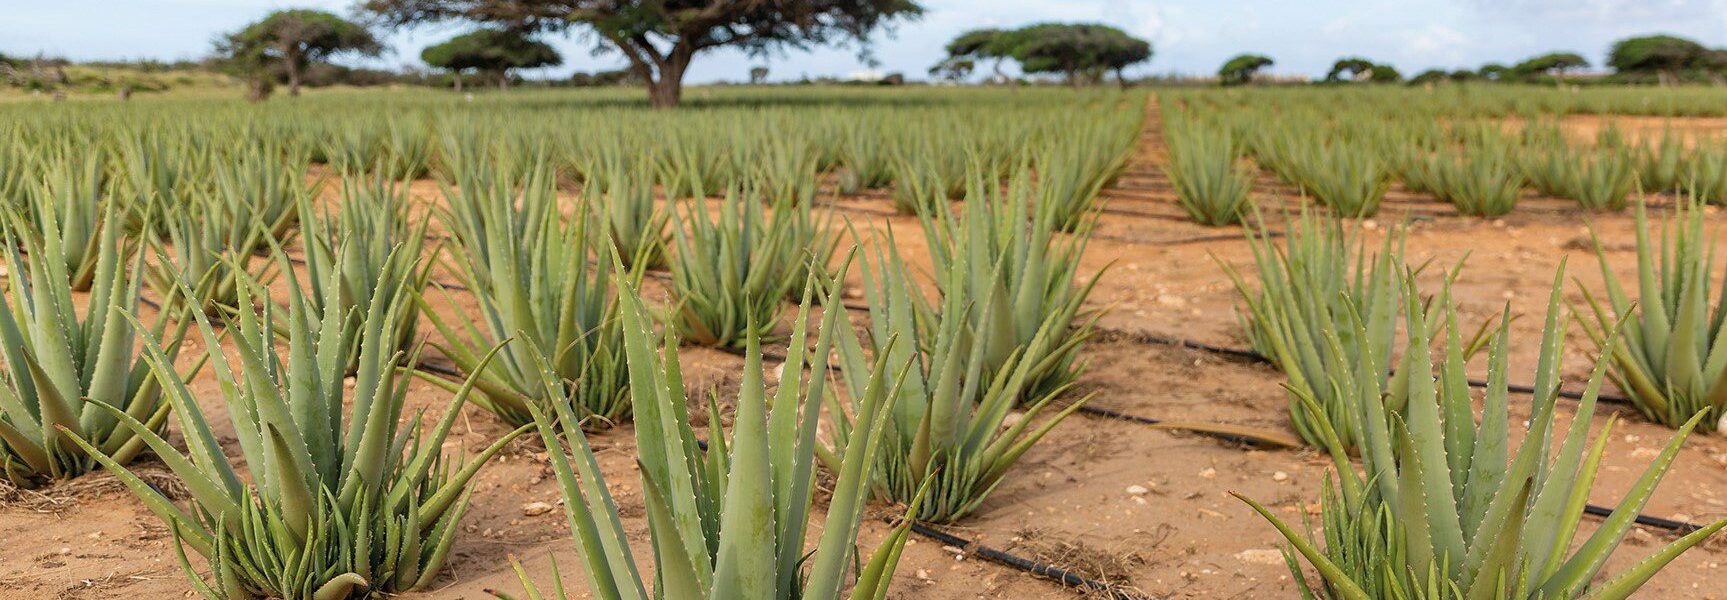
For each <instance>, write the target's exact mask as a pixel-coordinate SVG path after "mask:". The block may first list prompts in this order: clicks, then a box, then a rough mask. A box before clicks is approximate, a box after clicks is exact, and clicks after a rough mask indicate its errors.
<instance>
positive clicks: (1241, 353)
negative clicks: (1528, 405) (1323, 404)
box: [1113, 332, 1703, 533]
mask: <svg viewBox="0 0 1727 600" xmlns="http://www.w3.org/2000/svg"><path fill="white" fill-rule="evenodd" d="M1113 333H1116V334H1117V335H1119V336H1120V337H1121V338H1124V339H1130V340H1134V341H1136V342H1141V343H1148V344H1162V345H1168V346H1180V347H1183V348H1191V349H1195V350H1203V351H1206V352H1214V353H1218V354H1227V355H1229V356H1234V357H1238V358H1247V359H1251V360H1257V361H1261V362H1269V360H1268V359H1266V357H1265V356H1263V355H1261V354H1259V353H1258V352H1254V351H1252V350H1245V349H1241V348H1227V347H1223V346H1213V345H1210V344H1202V343H1199V342H1192V341H1188V340H1183V339H1178V338H1167V337H1162V336H1157V335H1152V334H1134V333H1127V332H1113ZM1469 385H1470V387H1487V382H1485V381H1481V380H1477V379H1471V380H1469ZM1506 389H1507V391H1512V392H1517V393H1521V394H1533V393H1535V388H1534V387H1532V386H1527V385H1519V384H1510V385H1507V386H1506ZM1559 396H1560V397H1563V398H1570V399H1574V400H1576V399H1582V397H1583V393H1582V392H1576V391H1570V390H1559ZM1598 400H1600V401H1601V402H1611V403H1618V404H1631V399H1630V398H1626V397H1624V396H1612V395H1605V394H1603V395H1600V396H1599V397H1598ZM1127 420H1135V419H1127ZM1583 512H1584V513H1587V514H1591V515H1595V516H1598V517H1605V516H1608V515H1611V514H1613V509H1611V508H1607V507H1604V506H1598V505H1594V504H1585V505H1584V506H1583ZM1633 521H1634V522H1636V523H1637V524H1638V525H1645V526H1649V527H1655V528H1658V529H1666V530H1668V531H1673V532H1676V533H1691V532H1693V531H1697V530H1699V529H1702V528H1703V526H1702V525H1698V524H1696V523H1689V522H1686V521H1679V520H1674V519H1668V518H1664V517H1652V516H1648V515H1644V514H1641V513H1639V514H1638V515H1637V516H1636V518H1634V519H1633Z"/></svg>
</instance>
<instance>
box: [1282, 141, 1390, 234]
mask: <svg viewBox="0 0 1727 600" xmlns="http://www.w3.org/2000/svg"><path fill="white" fill-rule="evenodd" d="M1301 156H1302V159H1301V164H1302V165H1303V166H1302V167H1301V174H1300V177H1301V178H1300V181H1299V184H1300V186H1301V188H1302V189H1303V190H1306V191H1307V193H1309V194H1312V195H1313V199H1314V200H1315V201H1318V202H1319V203H1320V204H1322V205H1325V206H1326V207H1329V208H1330V209H1331V210H1332V211H1334V212H1336V213H1337V214H1338V215H1340V216H1344V217H1349V218H1352V219H1364V218H1367V217H1371V216H1373V215H1375V214H1378V213H1379V205H1380V203H1381V202H1384V201H1385V192H1386V190H1388V189H1389V188H1390V186H1391V176H1390V171H1389V168H1388V166H1387V164H1386V162H1385V161H1384V160H1383V159H1381V158H1379V157H1378V156H1377V155H1376V153H1375V152H1374V151H1373V149H1372V148H1369V147H1367V145H1366V144H1363V143H1346V142H1334V143H1331V144H1327V145H1323V146H1318V147H1311V148H1308V149H1306V150H1305V152H1304V153H1303V154H1302V155H1301Z"/></svg>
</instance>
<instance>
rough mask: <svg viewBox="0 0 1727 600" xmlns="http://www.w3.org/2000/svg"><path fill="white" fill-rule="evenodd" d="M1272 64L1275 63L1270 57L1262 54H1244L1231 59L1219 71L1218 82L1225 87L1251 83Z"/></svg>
mask: <svg viewBox="0 0 1727 600" xmlns="http://www.w3.org/2000/svg"><path fill="white" fill-rule="evenodd" d="M1272 64H1274V63H1273V61H1272V60H1271V58H1270V57H1267V56H1264V55H1260V54H1242V55H1239V56H1236V57H1235V58H1231V59H1229V60H1228V61H1226V62H1224V63H1223V66H1222V67H1219V68H1218V69H1217V80H1218V81H1219V82H1220V83H1222V84H1223V85H1243V84H1246V83H1250V82H1252V81H1253V76H1254V75H1255V74H1257V73H1259V71H1260V70H1261V69H1264V68H1266V67H1269V66H1271V65H1272Z"/></svg>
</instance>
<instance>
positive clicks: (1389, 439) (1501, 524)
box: [1242, 269, 1727, 600]
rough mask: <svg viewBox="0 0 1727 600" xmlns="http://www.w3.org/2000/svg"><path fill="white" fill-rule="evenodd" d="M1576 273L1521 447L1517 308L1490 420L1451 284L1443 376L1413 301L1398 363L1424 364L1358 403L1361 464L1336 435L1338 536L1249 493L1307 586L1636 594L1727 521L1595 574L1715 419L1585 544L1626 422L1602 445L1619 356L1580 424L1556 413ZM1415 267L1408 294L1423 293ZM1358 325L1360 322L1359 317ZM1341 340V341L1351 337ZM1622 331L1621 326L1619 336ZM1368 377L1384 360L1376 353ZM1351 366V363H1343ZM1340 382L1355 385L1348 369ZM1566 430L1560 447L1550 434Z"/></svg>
mask: <svg viewBox="0 0 1727 600" xmlns="http://www.w3.org/2000/svg"><path fill="white" fill-rule="evenodd" d="M1563 273H1564V271H1563V269H1561V270H1560V276H1559V277H1556V278H1555V281H1554V286H1553V292H1552V296H1551V297H1550V299H1549V306H1548V311H1547V317H1546V321H1545V329H1544V330H1543V334H1542V341H1541V357H1540V361H1539V366H1538V367H1537V373H1536V377H1535V382H1536V383H1535V395H1534V402H1535V406H1534V410H1533V413H1532V416H1531V417H1530V419H1529V420H1528V421H1527V424H1526V427H1527V432H1526V434H1525V435H1524V437H1523V440H1522V442H1521V443H1520V444H1519V445H1518V446H1517V447H1516V449H1515V453H1513V452H1512V444H1511V441H1510V437H1509V430H1510V427H1511V424H1512V423H1513V421H1512V419H1511V418H1510V415H1509V410H1508V404H1509V396H1510V393H1509V391H1508V390H1507V383H1506V382H1507V380H1508V379H1507V371H1508V370H1509V369H1508V360H1507V355H1508V354H1509V350H1508V339H1507V338H1509V336H1510V334H1509V323H1510V320H1511V319H1510V309H1509V307H1507V309H1506V315H1505V317H1504V318H1503V319H1501V321H1500V325H1499V327H1498V331H1497V333H1496V334H1495V335H1494V336H1493V338H1492V342H1491V344H1492V350H1491V351H1490V352H1489V359H1488V361H1489V370H1488V372H1489V373H1490V375H1489V379H1490V380H1489V383H1488V386H1487V396H1486V408H1485V409H1484V410H1483V412H1482V417H1481V420H1480V422H1479V423H1477V422H1476V421H1475V418H1474V413H1475V411H1474V405H1473V402H1474V400H1473V398H1472V396H1471V392H1470V387H1469V383H1468V381H1467V379H1466V377H1465V375H1464V363H1465V362H1466V360H1467V359H1466V358H1465V356H1466V353H1465V351H1464V347H1465V345H1466V344H1465V343H1464V342H1463V341H1462V339H1461V338H1460V337H1459V336H1458V335H1457V328H1456V316H1455V311H1454V310H1453V309H1452V308H1451V305H1450V299H1449V292H1448V291H1447V292H1444V293H1443V294H1442V295H1441V300H1440V302H1441V304H1442V305H1444V306H1445V308H1444V310H1443V312H1444V313H1445V314H1446V321H1447V322H1448V327H1447V329H1448V330H1449V332H1450V333H1449V334H1447V335H1446V336H1445V337H1446V340H1445V343H1444V344H1443V346H1444V349H1443V351H1442V353H1443V356H1444V359H1443V360H1442V362H1441V364H1440V366H1439V369H1438V378H1437V380H1435V378H1433V377H1429V376H1426V374H1428V373H1433V372H1434V369H1433V366H1434V365H1433V364H1432V358H1431V357H1430V356H1429V353H1428V345H1429V342H1430V341H1431V337H1432V336H1433V335H1434V334H1433V330H1432V329H1429V327H1428V325H1427V324H1426V320H1427V319H1426V318H1425V316H1424V315H1423V314H1422V313H1421V312H1420V311H1419V310H1418V309H1416V308H1415V303H1413V302H1405V306H1406V308H1407V310H1406V312H1405V321H1406V323H1407V327H1408V329H1409V331H1410V335H1409V336H1408V337H1409V340H1408V346H1407V350H1406V351H1405V352H1404V356H1403V359H1402V363H1401V366H1400V367H1399V370H1400V371H1408V372H1413V373H1419V374H1421V376H1413V377H1408V378H1405V379H1403V380H1402V381H1401V382H1400V385H1393V386H1390V387H1386V388H1380V389H1379V390H1373V386H1372V385H1371V381H1369V380H1372V379H1373V377H1372V376H1371V375H1365V374H1364V375H1363V376H1362V379H1363V381H1362V383H1363V384H1367V385H1365V386H1364V387H1363V389H1367V390H1371V391H1373V392H1374V393H1373V395H1372V396H1371V398H1372V399H1377V398H1379V397H1380V393H1383V394H1384V396H1385V400H1384V401H1383V402H1380V401H1366V402H1359V403H1357V406H1359V407H1360V408H1361V412H1360V413H1359V414H1358V415H1357V418H1356V419H1355V423H1357V425H1356V429H1355V435H1356V437H1357V438H1358V439H1359V440H1361V448H1362V450H1361V460H1362V463H1363V468H1362V472H1360V473H1357V472H1356V470H1355V467H1354V466H1352V465H1351V464H1350V459H1349V454H1348V452H1347V450H1346V449H1345V448H1344V446H1343V445H1342V444H1340V443H1337V442H1336V440H1337V439H1338V432H1336V431H1332V430H1330V429H1329V427H1326V428H1325V431H1324V432H1323V433H1324V434H1325V437H1326V438H1327V439H1328V440H1331V441H1329V442H1328V443H1327V444H1326V447H1327V450H1328V451H1329V452H1330V454H1331V457H1332V460H1333V462H1334V463H1335V465H1336V471H1337V477H1338V481H1337V484H1336V486H1335V487H1333V486H1332V485H1331V484H1330V483H1329V482H1328V484H1327V491H1326V495H1325V502H1324V503H1323V505H1322V512H1323V516H1322V520H1323V522H1324V524H1325V533H1324V540H1323V541H1324V546H1323V547H1321V546H1320V545H1319V542H1320V541H1319V540H1315V539H1312V538H1313V535H1312V534H1311V533H1309V534H1308V535H1307V536H1303V535H1302V534H1300V533H1298V532H1297V531H1296V530H1295V529H1293V528H1291V527H1290V526H1289V525H1287V524H1285V523H1284V522H1283V521H1282V520H1281V519H1279V518H1278V517H1277V516H1276V515H1275V514H1273V513H1272V512H1271V510H1270V509H1267V508H1266V507H1264V506H1262V505H1260V504H1259V503H1257V502H1254V501H1252V500H1248V499H1246V498H1242V499H1243V501H1245V502H1246V503H1248V504H1249V505H1250V506H1252V507H1253V509H1254V510H1255V511H1257V512H1258V513H1259V514H1260V515H1261V516H1263V517H1264V518H1265V519H1266V520H1268V521H1270V522H1271V523H1272V524H1273V525H1274V526H1275V527H1276V528H1277V529H1278V531H1279V532H1280V533H1282V534H1283V536H1284V537H1285V539H1286V540H1288V542H1289V543H1290V545H1291V546H1292V547H1293V550H1286V551H1285V554H1286V557H1287V559H1288V561H1289V563H1290V565H1291V569H1292V570H1294V571H1295V575H1296V579H1297V581H1299V582H1301V586H1302V592H1303V594H1304V596H1306V597H1310V598H1311V597H1325V598H1349V599H1359V600H1367V599H1370V598H1432V599H1441V598H1445V599H1449V598H1457V599H1463V598H1517V599H1524V598H1547V599H1556V598H1557V599H1563V598H1591V599H1620V598H1628V597H1631V595H1632V594H1633V593H1635V592H1636V591H1637V589H1638V588H1639V587H1641V586H1642V585H1643V584H1644V583H1646V582H1647V581H1649V579H1650V578H1651V577H1653V576H1654V575H1655V574H1656V573H1657V572H1658V571H1659V570H1660V569H1661V568H1662V567H1664V566H1666V565H1667V563H1668V562H1670V561H1672V560H1673V558H1675V557H1677V556H1678V555H1679V554H1680V553H1682V552H1684V551H1686V550H1688V549H1690V548H1692V547H1694V546H1696V545H1697V544H1700V543H1702V542H1703V541H1704V540H1705V539H1707V538H1708V537H1709V536H1711V535H1713V534H1714V533H1715V532H1717V531H1719V530H1720V529H1721V528H1722V527H1724V526H1727V519H1724V520H1721V521H1717V522H1714V523H1711V524H1709V525H1707V526H1705V527H1703V528H1702V529H1700V530H1698V531H1695V532H1692V533H1689V534H1686V535H1685V536H1683V537H1681V538H1679V539H1678V540H1676V541H1674V542H1673V543H1671V544H1668V545H1667V546H1666V547H1663V548H1661V549H1660V550H1657V551H1656V552H1655V553H1653V554H1651V555H1650V556H1649V557H1648V558H1646V559H1644V560H1643V561H1641V562H1639V563H1637V564H1636V565H1635V566H1633V567H1631V568H1629V569H1627V570H1625V571H1623V572H1621V573H1619V574H1617V575H1615V576H1612V577H1610V578H1607V579H1605V580H1602V581H1600V582H1599V583H1597V582H1596V580H1597V575H1598V574H1600V573H1601V571H1602V569H1603V567H1604V565H1605V564H1606V562H1607V559H1608V557H1609V556H1610V555H1611V554H1612V553H1613V550H1614V548H1615V547H1616V546H1618V545H1619V542H1620V541H1621V540H1623V539H1624V537H1625V535H1626V533H1628V532H1629V531H1630V529H1631V527H1632V525H1633V523H1634V519H1635V517H1636V515H1637V512H1638V511H1639V510H1641V509H1642V507H1643V505H1644V503H1645V502H1647V501H1648V500H1649V497H1650V496H1651V495H1652V494H1653V493H1654V491H1655V487H1656V485H1657V484H1658V483H1659V482H1660V480H1661V478H1662V476H1663V475H1664V474H1665V473H1666V471H1667V469H1668V467H1669V466H1671V465H1672V462H1673V459H1674V457H1675V456H1676V455H1677V454H1678V452H1679V448H1680V445H1681V444H1682V443H1683V442H1684V439H1685V437H1686V435H1687V434H1688V433H1690V431H1691V429H1692V427H1694V426H1696V425H1697V423H1698V421H1699V420H1701V419H1702V418H1703V414H1701V413H1699V414H1697V415H1695V416H1693V417H1691V418H1690V419H1689V420H1688V422H1687V423H1686V424H1685V425H1684V426H1683V427H1681V429H1680V431H1679V433H1678V434H1677V435H1675V436H1674V437H1673V439H1672V440H1671V441H1670V442H1668V444H1667V446H1666V447H1665V448H1663V449H1662V451H1661V452H1660V453H1659V454H1658V455H1657V456H1656V457H1655V458H1654V459H1653V460H1651V461H1650V463H1649V466H1648V468H1647V469H1646V470H1645V471H1644V472H1643V474H1642V475H1641V476H1640V477H1639V478H1638V479H1637V480H1636V481H1635V483H1633V485H1632V487H1631V488H1630V490H1629V491H1628V492H1627V493H1626V495H1625V496H1624V497H1623V498H1622V499H1621V500H1620V502H1619V504H1618V506H1617V507H1616V508H1614V510H1613V511H1612V512H1611V514H1610V515H1608V516H1607V517H1606V520H1605V521H1603V522H1602V523H1601V524H1600V525H1599V526H1597V527H1596V528H1595V530H1594V531H1593V532H1592V533H1590V535H1589V536H1588V537H1587V538H1586V539H1585V540H1584V541H1583V542H1582V543H1581V544H1578V543H1577V542H1576V541H1575V540H1574V538H1575V537H1576V536H1577V534H1578V532H1579V523H1580V521H1581V520H1582V517H1583V511H1584V500H1585V499H1587V498H1588V497H1589V492H1590V488H1591V487H1592V486H1593V483H1594V480H1595V475H1596V471H1597V469H1598V468H1599V466H1600V461H1601V457H1602V453H1603V451H1604V450H1605V449H1606V447H1607V441H1608V439H1609V437H1610V434H1611V431H1612V422H1611V421H1609V424H1608V426H1607V427H1606V428H1604V429H1603V430H1602V432H1601V433H1600V434H1599V436H1597V437H1596V438H1595V439H1594V440H1593V441H1591V440H1590V439H1589V428H1590V421H1591V417H1592V416H1593V414H1594V410H1595V406H1596V401H1597V398H1598V394H1599V392H1600V386H1601V380H1602V376H1603V373H1604V372H1605V371H1606V366H1607V361H1606V360H1605V359H1603V360H1601V361H1599V362H1598V363H1597V364H1596V367H1595V370H1594V373H1593V374H1592V375H1591V377H1590V380H1589V385H1588V387H1587V388H1586V391H1585V393H1584V394H1583V399H1582V402H1581V403H1580V404H1579V405H1578V407H1577V411H1576V415H1575V416H1574V417H1572V419H1571V423H1570V426H1569V427H1568V428H1565V429H1560V428H1559V427H1558V426H1556V425H1555V423H1554V420H1555V414H1556V413H1557V412H1558V411H1557V410H1556V406H1555V403H1556V402H1557V400H1558V395H1557V393H1556V392H1557V391H1558V385H1559V379H1560V378H1559V373H1560V364H1559V362H1560V360H1559V357H1560V356H1562V355H1563V342H1564V326H1563V325H1562V324H1561V319H1560V317H1561V315H1560V314H1559V311H1560V300H1559V293H1560V288H1561V283H1560V282H1562V281H1563ZM1412 281H1413V279H1412V278H1410V279H1406V280H1405V283H1404V290H1405V292H1404V293H1405V294H1406V295H1408V296H1410V297H1414V295H1415V292H1414V284H1413V282H1412ZM1352 326H1353V329H1354V330H1355V331H1357V332H1358V333H1360V332H1363V331H1364V330H1365V326H1364V325H1363V324H1362V323H1361V321H1359V320H1356V321H1354V322H1353V323H1352ZM1329 341H1330V343H1331V344H1332V345H1333V346H1335V347H1339V348H1341V343H1340V342H1339V341H1338V339H1337V336H1336V335H1333V336H1331V338H1330V340H1329ZM1613 343H1615V341H1614V340H1613V339H1612V338H1611V337H1610V338H1609V340H1608V341H1607V344H1608V345H1611V344H1613ZM1372 360H1375V359H1372V358H1369V362H1368V364H1366V365H1365V366H1364V368H1363V371H1364V372H1365V373H1373V372H1376V371H1381V370H1383V369H1384V365H1382V364H1378V363H1374V362H1371V361H1372ZM1339 362H1343V361H1342V360H1340V361H1339ZM1333 383H1334V384H1335V385H1338V386H1339V387H1344V388H1356V387H1358V386H1354V385H1351V384H1349V383H1347V382H1343V381H1336V380H1334V381H1333ZM1553 442H1558V444H1559V446H1558V450H1557V452H1554V451H1553V449H1552V443H1553ZM1296 556H1300V557H1301V558H1303V559H1305V560H1306V561H1307V562H1308V563H1310V564H1312V565H1313V566H1314V568H1315V569H1316V570H1317V571H1318V572H1319V574H1320V577H1321V580H1322V582H1323V586H1322V587H1320V588H1319V589H1317V590H1316V589H1312V588H1310V587H1309V586H1308V585H1307V583H1306V580H1305V578H1304V577H1303V575H1302V573H1301V572H1300V569H1299V566H1297V565H1298V563H1297V559H1296Z"/></svg>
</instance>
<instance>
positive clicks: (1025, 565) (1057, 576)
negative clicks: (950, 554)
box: [696, 438, 1150, 600]
mask: <svg viewBox="0 0 1727 600" xmlns="http://www.w3.org/2000/svg"><path fill="white" fill-rule="evenodd" d="M696 446H698V447H700V448H701V449H702V451H703V452H707V450H708V441H707V440H704V439H701V438H696ZM886 521H888V522H889V523H894V522H895V521H896V519H886ZM910 525H911V527H910V529H911V532H912V533H915V534H918V535H921V536H924V537H926V538H929V539H931V540H934V541H935V542H936V543H938V544H941V545H943V546H952V547H954V548H958V549H960V550H961V551H965V552H970V553H972V554H973V555H976V556H977V557H979V558H982V559H984V560H987V561H989V562H993V563H996V564H998V565H1003V566H1006V567H1008V568H1011V569H1013V570H1015V571H1020V572H1024V573H1030V574H1032V575H1034V576H1036V577H1041V578H1045V579H1053V580H1055V581H1057V582H1059V583H1061V584H1062V585H1064V586H1067V587H1083V588H1086V589H1091V590H1097V591H1100V592H1103V593H1106V594H1109V597H1110V598H1115V599H1117V600H1150V599H1149V598H1148V597H1146V596H1143V595H1140V594H1135V593H1132V592H1128V591H1126V590H1123V589H1120V588H1118V587H1116V586H1113V585H1110V584H1107V583H1104V582H1102V581H1098V580H1096V579H1091V578H1089V577H1086V576H1084V575H1080V574H1078V573H1075V572H1073V571H1069V570H1067V569H1063V568H1061V567H1058V566H1055V565H1052V564H1049V563H1046V562H1042V561H1039V560H1035V559H1030V558H1026V557H1023V556H1019V555H1017V554H1014V553H1012V552H1008V551H1006V550H997V549H995V548H991V547H989V546H985V545H983V544H980V543H977V542H974V541H971V540H968V539H965V538H962V537H959V536H957V535H954V534H951V533H947V532H945V531H942V530H940V529H936V528H934V527H931V526H929V525H925V524H923V523H919V522H917V521H915V520H914V521H910Z"/></svg>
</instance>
